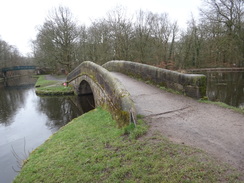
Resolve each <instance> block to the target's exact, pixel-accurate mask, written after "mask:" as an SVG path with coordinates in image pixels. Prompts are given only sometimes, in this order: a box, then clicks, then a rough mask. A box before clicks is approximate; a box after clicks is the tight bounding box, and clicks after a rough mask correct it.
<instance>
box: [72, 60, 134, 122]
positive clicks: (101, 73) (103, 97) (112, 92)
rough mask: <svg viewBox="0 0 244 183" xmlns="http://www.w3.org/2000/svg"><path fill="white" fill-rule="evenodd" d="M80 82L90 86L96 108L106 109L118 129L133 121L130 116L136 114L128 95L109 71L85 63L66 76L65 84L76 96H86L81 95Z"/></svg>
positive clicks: (88, 62) (91, 63)
mask: <svg viewBox="0 0 244 183" xmlns="http://www.w3.org/2000/svg"><path fill="white" fill-rule="evenodd" d="M82 81H86V82H87V83H88V85H89V86H90V89H91V90H92V93H93V96H94V100H95V105H96V107H97V106H102V107H105V108H108V109H109V111H110V112H111V113H112V115H113V117H114V119H116V121H117V122H118V126H119V127H123V126H126V125H128V124H129V123H130V122H132V121H133V119H132V117H131V116H132V115H133V116H136V112H135V107H134V104H133V102H132V100H131V98H130V94H129V93H128V92H127V90H126V89H125V88H124V87H123V85H122V84H121V83H120V82H119V81H118V80H117V79H115V78H114V77H113V76H112V75H111V74H110V72H109V71H107V70H106V69H105V68H103V67H101V66H99V65H97V64H95V63H93V62H90V61H85V62H83V63H81V64H80V65H79V66H78V67H77V68H76V69H75V70H73V71H72V72H71V73H70V74H69V75H68V76H67V83H68V84H69V85H72V86H73V87H74V89H75V93H76V94H86V93H82V91H83V92H85V90H86V89H84V88H83V89H82V88H81V87H82V86H81V83H82ZM83 83H84V82H83ZM133 122H134V121H133Z"/></svg>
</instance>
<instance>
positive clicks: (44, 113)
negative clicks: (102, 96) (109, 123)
mask: <svg viewBox="0 0 244 183" xmlns="http://www.w3.org/2000/svg"><path fill="white" fill-rule="evenodd" d="M34 83H35V79H31V78H16V79H13V80H9V81H8V83H7V84H6V83H5V85H7V87H4V84H3V83H0V182H3V183H9V182H12V180H13V179H14V177H15V176H16V175H17V174H18V171H19V170H20V164H21V162H22V160H24V159H26V158H27V157H28V154H29V152H31V151H33V150H34V149H35V148H36V147H38V146H39V145H41V144H42V143H43V142H44V141H45V140H46V139H48V138H49V137H50V136H51V135H52V134H53V133H54V132H56V131H57V130H58V129H59V128H60V127H62V126H63V125H65V124H67V123H68V122H69V121H71V120H72V119H73V118H75V117H78V116H79V115H81V112H80V110H78V108H77V107H76V106H75V105H74V103H73V101H76V99H74V98H72V97H39V96H37V95H36V94H35V90H34V88H33V86H34ZM86 111H87V110H86Z"/></svg>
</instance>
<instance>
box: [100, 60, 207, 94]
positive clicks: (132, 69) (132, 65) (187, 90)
mask: <svg viewBox="0 0 244 183" xmlns="http://www.w3.org/2000/svg"><path fill="white" fill-rule="evenodd" d="M103 67H104V68H106V69H107V70H109V71H113V72H121V73H123V74H126V75H131V76H133V77H136V78H140V79H142V80H145V81H150V82H152V83H154V84H156V85H160V86H164V87H166V88H171V89H173V90H176V91H179V92H182V93H184V94H185V95H187V96H189V97H192V98H202V97H204V96H206V86H207V82H206V76H205V75H202V74H182V73H179V72H176V71H171V70H167V69H162V68H158V67H154V66H150V65H146V64H141V63H136V62H130V61H109V62H107V63H105V64H104V65H103Z"/></svg>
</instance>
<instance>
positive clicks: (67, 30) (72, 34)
mask: <svg viewBox="0 0 244 183" xmlns="http://www.w3.org/2000/svg"><path fill="white" fill-rule="evenodd" d="M78 38H79V29H78V27H77V25H76V22H75V21H74V20H73V15H72V13H71V12H70V10H69V9H68V8H66V7H59V8H57V9H55V10H54V11H53V12H52V13H51V14H50V15H49V16H48V17H47V19H46V21H45V23H44V24H43V25H42V26H41V27H40V28H39V33H38V35H37V39H36V41H35V43H36V44H37V45H36V46H35V56H36V58H37V59H38V60H39V61H40V62H46V64H49V65H52V66H53V67H65V69H67V70H68V71H70V70H71V69H72V67H73V64H74V63H75V60H76V53H75V51H76V46H77V43H78ZM44 65H45V64H44Z"/></svg>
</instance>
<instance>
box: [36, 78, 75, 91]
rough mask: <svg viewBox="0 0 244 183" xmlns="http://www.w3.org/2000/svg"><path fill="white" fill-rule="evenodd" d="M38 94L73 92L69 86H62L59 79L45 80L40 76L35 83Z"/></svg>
mask: <svg viewBox="0 0 244 183" xmlns="http://www.w3.org/2000/svg"><path fill="white" fill-rule="evenodd" d="M35 87H36V94H38V95H65V94H73V93H74V91H73V89H72V88H71V87H69V86H68V87H67V86H63V83H62V82H60V81H53V80H46V77H45V76H40V77H39V78H38V80H37V82H36V84H35Z"/></svg>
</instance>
